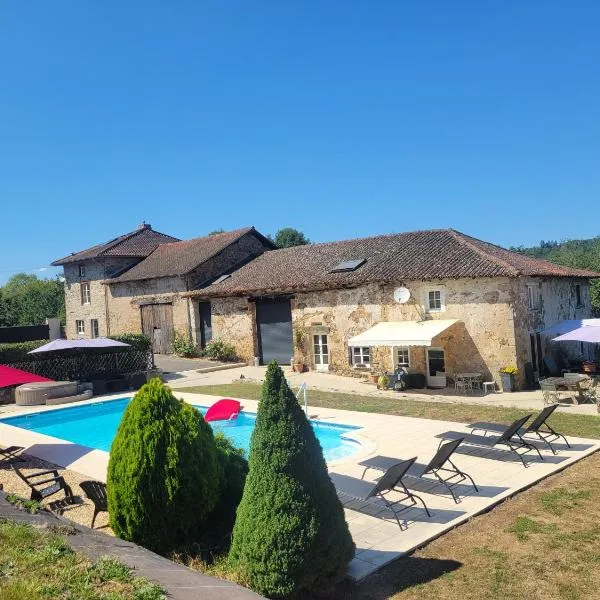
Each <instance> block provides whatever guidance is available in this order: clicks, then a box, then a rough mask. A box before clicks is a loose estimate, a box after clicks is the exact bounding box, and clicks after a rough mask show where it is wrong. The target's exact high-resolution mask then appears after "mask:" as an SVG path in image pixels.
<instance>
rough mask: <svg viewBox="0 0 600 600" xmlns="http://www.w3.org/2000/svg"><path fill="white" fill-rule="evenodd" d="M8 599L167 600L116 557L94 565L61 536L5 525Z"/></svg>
mask: <svg viewBox="0 0 600 600" xmlns="http://www.w3.org/2000/svg"><path fill="white" fill-rule="evenodd" d="M0 598H2V600H55V599H58V598H64V599H65V600H67V599H68V600H166V598H167V596H166V595H165V594H164V593H163V591H162V590H161V589H160V588H159V587H158V586H156V585H154V584H152V583H149V582H148V581H146V580H145V579H142V578H139V577H133V575H132V574H131V570H130V569H129V567H127V566H125V565H123V564H122V563H120V562H119V561H117V560H115V559H113V558H108V557H105V558H101V559H99V560H96V561H93V562H92V561H90V560H88V559H87V558H86V557H85V556H83V555H82V554H79V553H77V552H74V551H73V550H72V549H71V548H70V547H69V545H68V543H67V542H66V541H65V539H64V538H63V537H61V536H60V535H59V534H58V533H56V532H52V531H46V530H39V529H36V528H34V527H32V526H31V525H26V524H22V523H16V522H14V521H9V520H1V521H0Z"/></svg>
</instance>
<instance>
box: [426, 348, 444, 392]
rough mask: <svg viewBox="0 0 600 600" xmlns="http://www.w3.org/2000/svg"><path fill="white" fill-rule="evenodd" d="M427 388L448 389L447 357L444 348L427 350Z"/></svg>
mask: <svg viewBox="0 0 600 600" xmlns="http://www.w3.org/2000/svg"><path fill="white" fill-rule="evenodd" d="M427 387H430V388H445V387H446V355H445V353H444V350H443V349H442V348H427Z"/></svg>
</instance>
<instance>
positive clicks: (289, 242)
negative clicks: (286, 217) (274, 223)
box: [273, 227, 310, 248]
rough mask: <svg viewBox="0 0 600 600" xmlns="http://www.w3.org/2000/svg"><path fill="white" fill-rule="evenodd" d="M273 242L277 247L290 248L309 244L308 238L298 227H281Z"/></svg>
mask: <svg viewBox="0 0 600 600" xmlns="http://www.w3.org/2000/svg"><path fill="white" fill-rule="evenodd" d="M273 242H274V244H275V245H276V246H277V247H278V248H291V247H292V246H304V245H306V244H310V240H309V239H308V238H307V237H306V236H305V235H304V234H303V233H302V232H301V231H299V230H298V229H294V228H293V227H283V228H282V229H280V230H279V231H278V232H277V233H276V234H275V239H274V240H273Z"/></svg>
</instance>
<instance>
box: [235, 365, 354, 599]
mask: <svg viewBox="0 0 600 600" xmlns="http://www.w3.org/2000/svg"><path fill="white" fill-rule="evenodd" d="M249 466H250V471H249V473H248V477H247V479H246V485H245V487H244V494H243V497H242V501H241V503H240V505H239V508H238V511H237V519H236V522H235V526H234V529H233V541H232V545H231V550H230V553H229V560H230V563H231V565H232V567H234V568H235V569H236V570H237V571H238V573H239V575H240V576H241V577H242V578H243V579H245V580H247V581H248V582H249V584H250V586H251V587H252V588H254V589H255V590H257V591H258V592H259V593H261V594H265V595H267V596H268V597H270V598H284V597H287V596H290V595H293V594H295V593H297V592H298V591H300V590H301V589H304V588H315V587H319V586H320V585H322V584H324V583H326V582H327V583H329V582H330V581H331V580H333V579H334V578H335V577H337V576H339V574H340V573H341V572H342V570H343V568H344V566H345V565H346V563H347V562H348V561H349V560H351V558H352V556H353V554H354V543H353V542H352V538H351V537H350V533H349V531H348V526H347V524H346V522H345V520H344V511H343V509H342V506H341V504H340V502H339V500H338V498H337V495H336V492H335V488H334V486H333V483H332V482H331V480H330V479H329V475H328V474H327V467H326V464H325V459H324V458H323V451H322V450H321V447H320V445H319V442H318V440H317V438H316V436H315V434H314V431H313V429H312V427H311V425H310V423H309V422H308V420H307V418H306V416H305V414H304V412H303V411H302V409H301V408H300V405H299V404H298V401H297V400H296V397H295V396H294V394H293V393H292V391H291V390H290V388H289V387H288V385H287V382H286V380H285V377H284V375H283V372H282V370H281V369H280V367H279V366H278V365H277V364H276V363H271V364H270V365H269V368H268V369H267V374H266V378H265V383H264V385H263V389H262V396H261V401H260V404H259V405H258V415H257V419H256V428H255V429H254V432H253V434H252V440H251V446H250V459H249Z"/></svg>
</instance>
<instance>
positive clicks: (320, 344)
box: [313, 333, 329, 371]
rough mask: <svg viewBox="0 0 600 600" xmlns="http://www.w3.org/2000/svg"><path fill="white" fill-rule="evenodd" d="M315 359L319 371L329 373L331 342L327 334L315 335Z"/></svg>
mask: <svg viewBox="0 0 600 600" xmlns="http://www.w3.org/2000/svg"><path fill="white" fill-rule="evenodd" d="M313 359H314V362H315V369H316V370H317V371H329V342H328V339H327V334H326V333H315V334H314V335H313Z"/></svg>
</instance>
